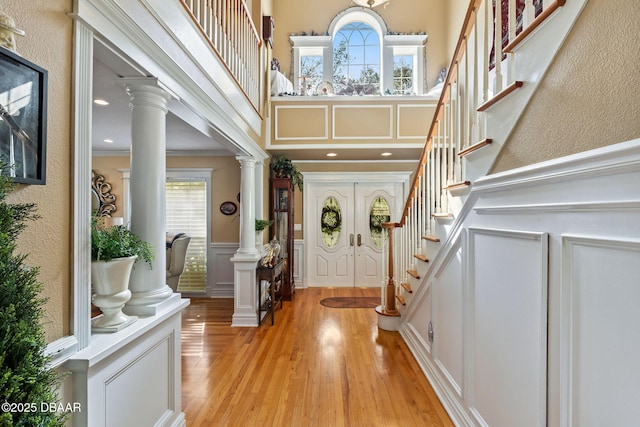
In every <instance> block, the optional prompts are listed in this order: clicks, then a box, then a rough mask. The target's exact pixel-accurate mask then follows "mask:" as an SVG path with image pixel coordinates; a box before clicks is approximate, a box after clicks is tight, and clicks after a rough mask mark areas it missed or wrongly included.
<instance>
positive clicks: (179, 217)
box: [166, 178, 207, 292]
mask: <svg viewBox="0 0 640 427" xmlns="http://www.w3.org/2000/svg"><path fill="white" fill-rule="evenodd" d="M166 208H167V210H166V212H167V231H170V232H180V233H186V234H187V235H188V236H190V237H191V241H190V242H189V248H188V250H187V257H186V261H185V269H184V273H182V276H180V283H179V285H178V291H179V292H204V291H206V285H207V223H206V222H207V212H206V208H207V183H206V181H205V180H204V179H198V178H186V179H180V180H172V179H168V180H167V183H166Z"/></svg>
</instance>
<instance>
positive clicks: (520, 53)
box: [453, 0, 588, 214]
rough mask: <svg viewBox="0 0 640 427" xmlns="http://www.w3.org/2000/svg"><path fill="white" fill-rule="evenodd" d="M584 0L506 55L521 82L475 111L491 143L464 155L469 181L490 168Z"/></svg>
mask: <svg viewBox="0 0 640 427" xmlns="http://www.w3.org/2000/svg"><path fill="white" fill-rule="evenodd" d="M587 2H588V0H569V1H567V2H566V4H565V5H564V6H562V7H561V8H559V9H558V10H557V11H556V12H554V13H553V14H552V15H551V16H549V17H548V18H547V19H546V20H545V21H544V22H543V23H542V25H540V26H539V27H538V28H537V29H536V30H534V31H533V32H532V33H531V34H530V35H529V36H528V37H527V38H526V39H525V40H524V41H523V42H522V43H520V44H519V45H518V46H517V47H516V48H515V50H514V53H512V54H510V55H511V58H510V60H512V61H514V64H513V67H514V72H513V74H514V75H513V78H510V81H522V82H523V85H522V87H520V88H519V89H518V90H517V91H516V92H514V93H512V94H510V95H508V96H507V98H505V99H504V100H501V101H500V102H498V103H496V104H495V105H494V106H492V107H490V108H489V109H488V110H487V111H485V112H483V113H478V114H480V115H481V117H480V120H483V119H484V120H485V122H486V132H485V133H486V137H487V138H491V139H492V141H493V142H492V144H490V145H487V146H485V147H483V148H482V149H481V150H478V151H476V152H474V153H472V154H470V155H468V156H467V157H466V178H465V179H467V180H469V181H471V182H472V183H473V182H474V181H475V180H476V179H478V178H481V177H483V176H485V175H486V174H488V173H489V172H490V171H491V168H492V167H493V165H494V163H495V161H496V159H497V158H498V155H499V154H500V151H501V150H502V148H503V147H504V145H505V143H506V142H507V141H508V138H509V136H510V135H511V133H512V132H513V130H514V129H515V127H516V124H517V123H518V120H519V119H520V117H521V116H522V114H523V113H524V111H525V109H526V107H527V105H528V104H529V102H530V101H531V98H532V97H533V95H534V93H535V92H536V90H537V88H538V86H539V85H540V83H541V82H542V80H543V78H544V75H545V74H546V72H547V70H548V69H549V67H550V65H551V63H552V62H553V60H554V59H555V57H556V56H557V55H558V52H560V49H561V48H562V45H563V44H564V41H565V40H566V38H567V36H568V35H569V33H570V32H571V29H572V28H573V26H574V25H575V23H576V21H577V20H578V18H579V16H580V13H581V12H582V10H583V9H584V7H585V5H586V3H587ZM482 115H484V117H483V116H482ZM474 142H475V141H474ZM453 205H455V204H453ZM453 213H454V214H455V212H453Z"/></svg>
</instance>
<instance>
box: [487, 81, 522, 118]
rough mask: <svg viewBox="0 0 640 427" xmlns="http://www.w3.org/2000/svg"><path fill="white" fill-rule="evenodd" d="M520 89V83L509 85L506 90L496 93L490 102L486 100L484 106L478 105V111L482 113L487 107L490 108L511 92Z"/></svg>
mask: <svg viewBox="0 0 640 427" xmlns="http://www.w3.org/2000/svg"><path fill="white" fill-rule="evenodd" d="M520 87H522V82H521V81H515V82H513V83H511V84H510V85H509V86H507V87H506V88H504V89H503V90H501V91H500V92H498V93H496V94H495V95H494V97H493V98H491V99H490V100H488V101H487V102H485V103H484V104H482V105H480V106H479V107H478V111H479V112H482V111H486V110H488V109H489V107H491V106H492V105H493V104H496V103H497V102H498V101H500V100H501V99H502V98H504V97H505V96H507V95H509V94H510V93H511V92H514V91H515V90H516V89H518V88H520Z"/></svg>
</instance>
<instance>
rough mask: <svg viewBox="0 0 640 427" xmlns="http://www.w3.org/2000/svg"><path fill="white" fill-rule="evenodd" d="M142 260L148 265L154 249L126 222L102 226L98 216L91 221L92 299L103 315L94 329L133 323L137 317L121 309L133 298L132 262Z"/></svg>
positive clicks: (112, 327) (110, 329) (111, 327)
mask: <svg viewBox="0 0 640 427" xmlns="http://www.w3.org/2000/svg"><path fill="white" fill-rule="evenodd" d="M138 259H142V260H143V261H145V262H146V263H147V264H149V267H151V262H152V261H153V248H152V247H151V245H150V244H149V243H148V242H145V241H143V240H142V239H141V238H140V237H139V236H137V235H135V234H133V233H132V232H131V231H130V230H129V229H128V228H126V227H125V226H123V225H114V226H111V227H101V226H100V223H99V221H98V219H97V218H93V219H92V221H91V284H92V285H93V290H94V292H95V293H94V295H93V296H92V301H93V303H94V305H96V306H97V307H99V308H100V310H101V311H102V313H103V315H102V317H100V318H98V319H97V320H96V321H95V322H94V323H93V324H92V328H93V329H94V330H95V331H100V332H112V331H117V330H119V329H122V328H123V327H124V326H127V325H129V324H130V323H133V322H134V321H135V320H136V318H135V317H129V316H127V315H126V314H124V313H123V312H122V308H123V307H124V304H125V303H126V302H127V301H129V299H131V291H130V290H129V277H130V275H131V270H132V269H133V264H134V263H135V262H136V261H137V260H138Z"/></svg>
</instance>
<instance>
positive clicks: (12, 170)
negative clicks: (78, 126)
mask: <svg viewBox="0 0 640 427" xmlns="http://www.w3.org/2000/svg"><path fill="white" fill-rule="evenodd" d="M47 77H48V75H47V71H46V70H45V69H43V68H41V67H39V66H37V65H36V64H33V63H31V62H29V61H27V60H26V59H24V58H22V57H20V56H19V55H17V54H15V53H13V52H11V51H10V50H7V49H4V48H1V47H0V163H2V164H4V165H5V169H4V170H2V171H0V173H2V174H6V175H9V176H11V178H12V180H14V181H16V182H20V183H25V184H40V185H44V184H45V183H46V144H47V142H46V141H47Z"/></svg>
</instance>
